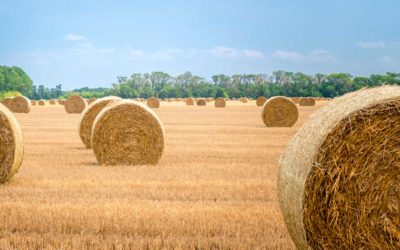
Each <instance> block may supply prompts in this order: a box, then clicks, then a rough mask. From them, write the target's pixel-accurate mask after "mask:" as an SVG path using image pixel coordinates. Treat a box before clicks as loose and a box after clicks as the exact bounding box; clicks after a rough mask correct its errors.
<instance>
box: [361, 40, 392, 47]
mask: <svg viewBox="0 0 400 250" xmlns="http://www.w3.org/2000/svg"><path fill="white" fill-rule="evenodd" d="M358 46H360V47H361V48H363V49H379V48H386V47H387V46H388V44H387V43H385V42H382V41H367V42H359V43H358Z"/></svg>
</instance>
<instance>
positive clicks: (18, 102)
mask: <svg viewBox="0 0 400 250" xmlns="http://www.w3.org/2000/svg"><path fill="white" fill-rule="evenodd" d="M9 105H10V110H11V111H12V112H14V113H29V112H30V111H31V108H32V104H31V100H29V99H28V98H27V97H25V96H16V97H14V98H13V99H12V100H11V103H10V104H9Z"/></svg>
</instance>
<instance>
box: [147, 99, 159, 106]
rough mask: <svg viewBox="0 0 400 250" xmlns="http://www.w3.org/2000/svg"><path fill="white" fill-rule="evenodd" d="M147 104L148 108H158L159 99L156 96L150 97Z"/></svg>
mask: <svg viewBox="0 0 400 250" xmlns="http://www.w3.org/2000/svg"><path fill="white" fill-rule="evenodd" d="M147 106H149V107H150V108H159V107H160V101H159V100H158V98H157V97H150V98H149V99H147Z"/></svg>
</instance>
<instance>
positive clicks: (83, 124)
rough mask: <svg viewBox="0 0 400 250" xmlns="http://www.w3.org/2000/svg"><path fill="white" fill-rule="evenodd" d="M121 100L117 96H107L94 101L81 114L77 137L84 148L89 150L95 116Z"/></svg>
mask: <svg viewBox="0 0 400 250" xmlns="http://www.w3.org/2000/svg"><path fill="white" fill-rule="evenodd" d="M119 100H121V98H120V97H117V96H108V97H104V98H101V99H98V100H96V101H95V102H93V103H92V104H90V105H89V106H88V107H87V109H85V111H84V112H83V113H82V116H81V120H80V122H79V136H80V137H81V140H82V142H83V144H84V145H85V147H86V148H91V142H90V140H91V138H92V127H93V122H94V120H95V119H96V116H97V115H98V114H99V113H100V111H101V110H102V109H103V108H104V107H105V106H107V105H109V104H110V103H112V102H115V101H119Z"/></svg>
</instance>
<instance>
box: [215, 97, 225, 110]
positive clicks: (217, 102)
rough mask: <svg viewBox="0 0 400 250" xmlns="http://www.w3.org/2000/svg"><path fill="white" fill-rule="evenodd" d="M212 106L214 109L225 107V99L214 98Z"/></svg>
mask: <svg viewBox="0 0 400 250" xmlns="http://www.w3.org/2000/svg"><path fill="white" fill-rule="evenodd" d="M214 106H215V107H216V108H225V106H226V101H225V99H224V98H222V97H218V98H216V99H215V101H214Z"/></svg>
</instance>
